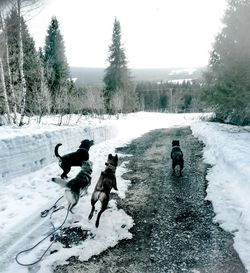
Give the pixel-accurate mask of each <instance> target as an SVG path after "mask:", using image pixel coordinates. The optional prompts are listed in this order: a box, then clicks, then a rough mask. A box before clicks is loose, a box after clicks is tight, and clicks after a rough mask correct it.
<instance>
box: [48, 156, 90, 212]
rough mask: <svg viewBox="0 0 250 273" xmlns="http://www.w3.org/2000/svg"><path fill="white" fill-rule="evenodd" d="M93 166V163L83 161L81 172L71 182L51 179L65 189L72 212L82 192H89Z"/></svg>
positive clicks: (55, 178)
mask: <svg viewBox="0 0 250 273" xmlns="http://www.w3.org/2000/svg"><path fill="white" fill-rule="evenodd" d="M92 166H93V164H92V162H91V161H89V160H87V161H83V163H82V167H81V171H80V172H79V173H78V174H77V175H76V177H75V178H73V179H71V180H70V181H66V180H64V179H61V178H57V177H53V178H52V179H51V180H52V181H53V182H55V183H57V184H59V185H60V186H62V187H64V188H65V194H64V195H65V197H66V199H67V200H68V203H69V211H70V212H72V208H73V207H74V206H75V205H76V204H77V203H78V201H79V198H80V195H81V192H82V191H83V190H85V191H87V189H88V187H89V185H90V182H91V174H92Z"/></svg>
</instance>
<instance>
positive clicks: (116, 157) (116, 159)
mask: <svg viewBox="0 0 250 273" xmlns="http://www.w3.org/2000/svg"><path fill="white" fill-rule="evenodd" d="M115 162H116V164H117V163H118V155H117V154H116V155H115Z"/></svg>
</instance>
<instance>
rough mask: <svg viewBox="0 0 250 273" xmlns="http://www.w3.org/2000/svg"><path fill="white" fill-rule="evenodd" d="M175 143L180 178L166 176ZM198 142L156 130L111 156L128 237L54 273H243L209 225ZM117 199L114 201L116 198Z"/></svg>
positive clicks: (225, 239)
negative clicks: (122, 164) (121, 182)
mask: <svg viewBox="0 0 250 273" xmlns="http://www.w3.org/2000/svg"><path fill="white" fill-rule="evenodd" d="M173 139H178V140H180V143H181V148H182V151H183V153H184V169H183V177H178V171H177V176H173V175H172V170H171V159H170V151H171V142H172V140H173ZM202 148H203V146H202V143H200V142H199V141H198V140H197V139H196V138H194V137H193V136H192V134H191V130H190V128H188V127H185V128H176V129H159V130H154V131H151V132H149V133H147V134H145V135H143V136H142V137H140V138H138V139H136V140H134V141H133V142H132V143H131V144H129V145H128V146H126V147H119V148H117V152H119V153H122V154H125V155H126V154H130V155H132V156H129V157H126V156H125V157H124V158H123V159H122V160H123V161H124V160H125V161H126V167H127V168H128V170H129V171H128V172H127V173H125V174H124V178H126V179H129V180H131V186H130V187H129V190H128V192H127V194H126V198H125V199H122V200H121V199H117V202H118V206H119V208H122V209H123V210H125V211H126V213H127V214H129V215H131V216H132V218H133V219H134V223H135V225H134V226H133V228H132V229H131V233H132V234H133V238H132V239H131V240H123V241H121V242H120V243H119V244H118V245H117V246H115V247H114V248H110V249H108V250H106V251H105V252H103V253H102V254H101V255H98V256H96V257H92V258H91V259H90V260H89V261H88V262H80V261H78V259H77V257H72V258H70V259H69V264H68V265H64V266H57V268H56V269H55V271H54V272H55V273H59V272H60V273H69V272H70V273H74V272H86V273H127V272H131V273H179V272H190V273H199V272H200V273H245V272H246V270H245V269H244V266H243V264H242V262H241V260H240V259H239V256H238V254H237V253H236V252H235V250H234V248H233V236H232V235H231V234H229V233H227V232H225V231H224V230H222V229H221V228H220V227H219V226H218V225H217V224H215V223H214V222H213V218H214V212H213V207H212V204H211V203H210V202H209V201H207V200H206V186H207V181H206V179H205V177H206V172H207V169H208V168H209V166H206V165H204V163H203V162H202ZM116 198H117V197H116Z"/></svg>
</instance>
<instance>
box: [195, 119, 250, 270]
mask: <svg viewBox="0 0 250 273" xmlns="http://www.w3.org/2000/svg"><path fill="white" fill-rule="evenodd" d="M191 128H192V132H193V134H194V136H197V137H198V138H199V139H200V140H201V141H202V142H203V143H204V144H205V145H206V146H205V148H204V161H205V162H206V163H208V164H210V165H211V168H209V171H208V174H207V180H208V182H209V183H208V188H207V197H206V198H207V199H208V200H210V201H212V204H213V208H214V212H215V214H216V216H215V218H214V221H215V222H217V223H219V224H220V226H221V227H222V228H223V229H224V230H227V231H229V232H231V233H233V234H234V236H235V237H234V248H235V250H236V251H237V252H238V254H239V256H240V258H241V260H242V262H243V263H244V265H245V267H246V269H247V270H248V272H250V198H249V196H250V127H237V126H230V125H225V124H217V123H206V122H203V123H201V122H199V123H194V124H192V125H191Z"/></svg>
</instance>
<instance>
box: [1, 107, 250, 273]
mask: <svg viewBox="0 0 250 273" xmlns="http://www.w3.org/2000/svg"><path fill="white" fill-rule="evenodd" d="M200 117H203V118H204V115H200V114H164V113H144V112H140V113H133V114H129V115H124V116H120V118H119V119H116V118H115V117H111V118H107V117H106V118H105V119H97V118H92V119H85V118H83V119H82V120H80V121H78V124H77V126H76V125H74V126H73V125H71V126H63V127H58V126H55V125H54V124H55V121H54V120H52V119H51V118H44V119H43V124H41V125H35V124H34V123H33V122H31V124H30V125H27V126H25V127H23V128H15V129H14V128H9V127H6V126H2V127H0V150H1V153H0V171H1V172H2V173H1V174H2V175H1V177H0V200H1V202H0V219H1V221H0V264H1V268H0V272H4V273H13V272H41V273H49V272H52V268H53V267H54V266H56V265H57V264H62V263H65V262H66V259H67V258H68V257H70V256H79V259H81V260H83V261H84V260H88V259H89V258H90V257H91V256H93V255H95V254H98V253H100V252H102V251H103V250H105V249H107V248H108V247H110V246H114V245H115V244H117V243H118V241H119V240H121V239H124V238H128V239H129V238H131V236H132V234H131V233H130V232H129V229H130V228H131V227H132V226H133V224H134V223H133V219H131V217H130V216H128V215H127V214H126V213H125V212H124V211H123V210H122V209H119V210H118V209H117V207H116V203H115V201H114V200H111V201H110V204H109V206H110V208H109V209H108V210H107V211H105V213H104V214H103V215H102V217H101V221H100V226H99V228H98V229H96V228H95V226H94V223H95V217H96V216H94V217H93V219H92V220H91V221H88V219H87V217H88V214H89V212H90V196H91V193H92V191H93V188H94V186H95V183H96V181H97V179H98V176H99V174H100V172H101V170H103V169H104V163H105V161H106V159H107V155H108V154H109V153H113V154H114V153H115V148H116V147H120V146H124V145H126V144H127V143H129V142H130V141H131V140H132V139H134V138H137V137H139V136H140V135H142V134H143V133H146V132H148V131H150V130H153V129H157V128H170V127H181V126H187V125H191V129H192V131H193V134H194V135H195V136H197V137H198V138H199V139H201V140H202V141H203V142H204V143H205V145H206V146H205V149H204V160H205V161H206V162H207V163H209V164H211V166H212V167H211V168H210V169H209V172H208V176H207V178H208V181H209V186H208V195H207V198H208V199H209V200H211V201H212V202H213V206H214V210H215V212H216V217H215V221H216V222H219V223H220V225H221V226H222V227H223V228H224V229H226V230H229V231H230V232H233V233H234V234H235V248H236V250H237V251H238V253H239V255H240V257H241V259H242V261H243V263H244V264H245V266H246V268H247V270H248V271H249V272H250V242H249V238H250V201H249V200H250V199H249V194H250V180H249V178H250V153H249V151H250V128H249V127H245V128H242V127H235V126H227V125H219V124H212V123H207V122H205V121H202V122H201V121H198V120H199V118H200ZM74 123H75V120H74V117H73V118H72V119H71V124H74ZM83 138H92V139H94V140H95V143H96V144H95V145H94V146H93V147H91V149H90V160H91V161H92V162H93V164H94V165H93V175H92V183H91V185H90V187H89V189H88V192H87V194H86V196H84V197H83V198H81V199H80V202H79V204H78V205H77V206H76V207H75V209H74V212H75V213H74V214H70V215H69V217H68V219H67V221H66V224H65V226H75V225H76V226H79V225H80V226H81V227H82V228H84V229H86V230H89V233H90V234H91V236H89V237H88V239H87V240H85V241H84V243H83V244H81V245H79V246H73V247H72V248H68V249H66V248H62V247H61V245H60V243H55V244H53V245H52V247H51V250H58V251H57V252H55V253H54V254H52V255H46V256H45V257H44V258H43V259H42V261H41V262H40V263H38V264H37V265H34V266H33V267H25V266H20V265H19V264H17V263H16V262H15V256H16V254H17V253H18V252H20V251H22V250H24V249H27V248H30V247H32V246H34V245H35V244H36V243H37V242H38V241H39V240H41V239H42V238H44V237H45V236H46V234H48V232H49V231H51V230H52V226H51V221H52V222H53V224H55V225H56V226H59V225H60V224H61V223H62V222H63V220H64V218H65V215H66V210H65V209H63V210H60V211H58V212H56V213H54V214H53V217H52V219H51V220H50V218H49V216H47V217H46V218H40V212H41V211H43V210H44V209H47V208H50V207H51V205H53V204H54V202H55V201H56V200H57V199H58V198H59V197H60V196H61V195H62V194H63V189H61V188H60V187H59V186H58V185H56V184H54V183H53V182H50V180H51V177H53V176H58V175H59V174H60V173H61V169H60V168H59V167H58V164H57V161H56V159H55V157H54V156H53V149H54V145H55V144H56V143H58V142H62V143H63V146H62V147H60V148H62V150H60V151H61V153H62V154H64V153H66V152H70V151H72V150H74V149H75V148H77V147H78V146H79V142H80V140H81V139H83ZM36 143H38V144H36ZM118 156H122V155H118ZM41 158H45V160H43V161H42V164H41V163H34V162H40V161H39V160H40V159H41ZM20 162H21V163H22V164H20ZM4 164H5V165H4ZM39 164H40V165H39ZM30 165H31V166H33V167H32V168H33V169H28V167H27V166H30ZM1 166H5V167H6V168H7V169H8V173H6V168H5V167H4V168H3V167H1ZM34 170H35V171H34ZM78 171H79V168H72V171H71V172H70V176H71V177H73V176H74V175H75V174H76V173H77V172H78ZM125 171H126V169H125V167H124V165H121V166H119V167H118V169H117V181H118V182H117V183H118V192H117V194H118V195H119V196H120V197H121V198H124V197H125V196H126V190H127V187H128V185H129V183H130V181H126V180H124V179H122V178H121V175H122V173H124V172H125ZM3 172H5V174H4V175H3ZM59 205H64V206H65V207H66V201H65V200H64V199H62V200H61V201H60V202H59ZM111 215H112V216H111ZM76 222H77V223H76ZM49 244H50V242H49V239H47V240H45V241H44V242H43V243H42V244H40V245H38V246H37V248H35V249H34V250H32V251H31V252H30V253H29V254H28V255H26V254H21V255H20V256H19V260H20V262H22V263H32V262H34V261H35V260H37V259H38V258H39V257H40V256H41V255H42V253H43V252H44V250H45V249H46V248H47V247H48V246H49Z"/></svg>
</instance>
